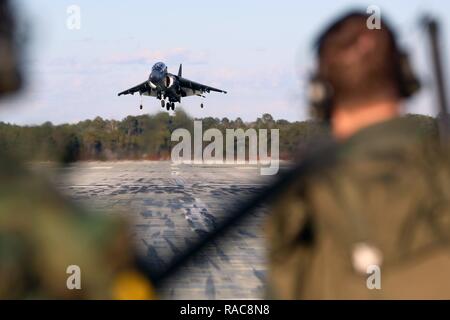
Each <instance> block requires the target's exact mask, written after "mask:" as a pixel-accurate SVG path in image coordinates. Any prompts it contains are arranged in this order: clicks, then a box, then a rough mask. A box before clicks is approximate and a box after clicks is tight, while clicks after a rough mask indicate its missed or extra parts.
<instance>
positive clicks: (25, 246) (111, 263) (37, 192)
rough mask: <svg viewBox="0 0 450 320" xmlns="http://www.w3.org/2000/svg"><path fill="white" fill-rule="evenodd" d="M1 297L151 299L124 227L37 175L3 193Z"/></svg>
mask: <svg viewBox="0 0 450 320" xmlns="http://www.w3.org/2000/svg"><path fill="white" fill-rule="evenodd" d="M0 199H1V200H2V202H1V206H0V249H1V248H2V247H4V248H6V249H9V251H7V252H6V251H4V250H2V252H4V254H0V265H1V266H3V267H0V279H1V280H2V281H1V282H2V283H1V285H0V297H1V298H15V299H24V298H25V299H116V298H119V299H147V298H153V291H152V287H151V284H150V283H149V281H148V280H147V279H146V278H145V277H144V276H143V275H141V274H140V273H139V272H138V271H137V269H136V268H135V265H134V259H133V258H134V248H133V242H132V239H131V236H130V233H129V229H128V227H127V224H126V223H125V221H123V220H122V219H121V218H119V217H118V216H115V215H111V214H106V213H95V214H92V213H88V212H86V210H85V209H84V208H81V207H78V206H76V205H74V204H73V203H71V202H70V201H69V200H68V199H66V198H64V197H62V196H60V195H59V194H58V192H57V191H55V190H53V188H52V186H49V185H48V184H47V183H45V182H43V181H41V180H40V179H36V178H35V177H32V176H24V178H23V179H21V178H20V177H19V178H15V179H12V180H11V181H10V184H9V185H8V188H0Z"/></svg>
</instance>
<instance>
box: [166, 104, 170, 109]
mask: <svg viewBox="0 0 450 320" xmlns="http://www.w3.org/2000/svg"><path fill="white" fill-rule="evenodd" d="M166 110H167V111H169V110H170V102H168V103H166Z"/></svg>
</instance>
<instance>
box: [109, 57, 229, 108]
mask: <svg viewBox="0 0 450 320" xmlns="http://www.w3.org/2000/svg"><path fill="white" fill-rule="evenodd" d="M181 73H182V65H181V64H180V68H179V69H178V75H174V74H171V73H169V72H167V66H166V65H165V64H164V63H163V62H157V63H155V65H154V66H153V67H152V71H151V73H150V76H149V78H148V80H146V81H144V82H143V83H141V84H138V85H137V86H134V87H132V88H130V89H128V90H125V91H122V92H120V93H119V94H118V95H119V96H121V95H124V94H135V93H136V92H138V93H139V94H140V95H141V96H142V95H144V96H151V97H156V99H159V100H161V107H162V108H164V107H166V109H167V110H170V109H172V110H174V109H175V102H181V98H182V97H188V96H194V95H195V96H200V97H203V98H204V96H203V94H204V93H205V92H207V93H209V92H210V91H216V92H222V93H227V92H226V91H224V90H220V89H216V88H213V87H209V86H205V85H204V84H200V83H197V82H194V81H191V80H188V79H185V78H183V77H182V76H181ZM166 100H167V102H166ZM201 107H202V108H203V103H202V104H201ZM140 108H141V109H142V103H141V105H140Z"/></svg>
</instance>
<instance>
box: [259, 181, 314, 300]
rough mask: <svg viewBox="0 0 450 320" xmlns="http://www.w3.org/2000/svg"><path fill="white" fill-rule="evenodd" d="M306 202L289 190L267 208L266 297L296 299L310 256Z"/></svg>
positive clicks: (309, 224)
mask: <svg viewBox="0 0 450 320" xmlns="http://www.w3.org/2000/svg"><path fill="white" fill-rule="evenodd" d="M312 227H313V226H312V221H311V218H310V212H309V210H308V206H307V202H306V201H305V200H304V198H303V197H302V196H301V195H300V194H299V193H298V192H297V191H296V189H292V190H290V191H288V193H287V194H285V195H284V196H283V197H281V198H280V199H279V200H278V201H277V202H276V203H275V204H274V205H273V207H272V208H271V212H270V215H269V218H268V221H267V224H266V236H267V248H268V263H269V270H268V292H267V294H268V298H270V299H297V298H299V296H300V295H301V291H302V284H303V278H304V276H305V273H306V271H307V268H308V265H309V263H310V259H311V252H312V242H313V228H312Z"/></svg>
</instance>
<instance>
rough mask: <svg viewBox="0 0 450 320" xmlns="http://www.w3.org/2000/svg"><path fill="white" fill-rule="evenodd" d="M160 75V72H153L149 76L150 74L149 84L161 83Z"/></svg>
mask: <svg viewBox="0 0 450 320" xmlns="http://www.w3.org/2000/svg"><path fill="white" fill-rule="evenodd" d="M162 78H163V77H162V74H161V73H160V72H155V71H153V72H152V73H151V74H150V81H151V82H153V83H159V82H161V80H162Z"/></svg>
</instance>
